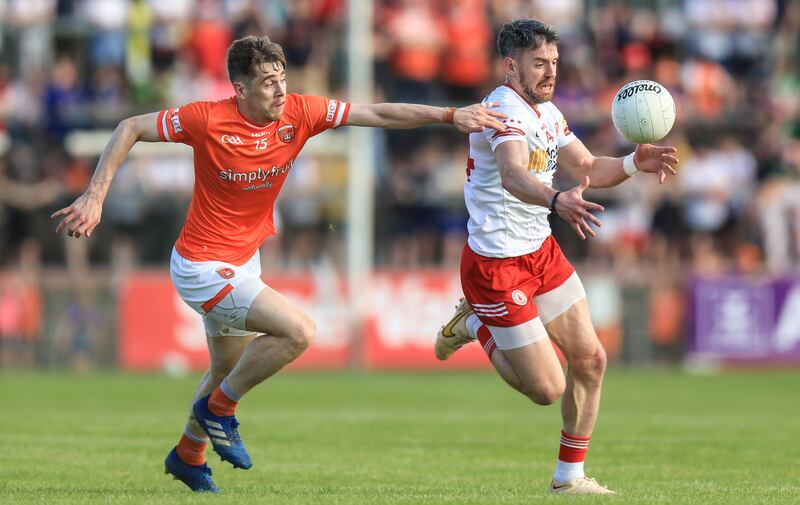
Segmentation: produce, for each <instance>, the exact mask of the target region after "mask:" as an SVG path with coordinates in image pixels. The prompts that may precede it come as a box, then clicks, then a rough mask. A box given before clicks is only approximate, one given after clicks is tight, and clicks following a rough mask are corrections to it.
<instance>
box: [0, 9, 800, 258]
mask: <svg viewBox="0 0 800 505" xmlns="http://www.w3.org/2000/svg"><path fill="white" fill-rule="evenodd" d="M346 16H347V9H346V2H345V1H344V0H292V1H288V0H170V1H159V0H0V153H2V155H0V266H6V267H8V266H10V265H18V264H33V265H37V264H45V265H47V264H54V265H55V264H63V262H65V261H66V262H67V263H68V264H71V265H78V266H76V267H74V268H88V265H90V264H100V265H103V264H113V263H114V262H120V263H122V264H133V265H150V264H156V265H157V264H164V263H166V261H167V258H168V255H169V252H170V249H171V245H172V243H173V241H174V239H175V238H176V236H177V233H178V230H179V229H180V226H181V223H182V219H183V216H184V213H185V211H186V208H187V205H188V201H189V198H190V193H191V184H192V178H191V158H190V157H188V156H187V155H185V154H182V155H181V156H179V157H177V158H175V157H173V156H172V155H168V156H165V155H161V154H155V155H143V156H137V157H132V158H131V160H130V161H129V162H127V163H126V164H125V166H124V167H123V168H122V169H121V170H120V172H119V173H118V180H117V181H116V182H115V185H114V187H113V189H112V192H111V194H110V195H109V198H108V200H107V206H106V208H105V211H104V222H103V224H101V226H100V228H98V232H97V233H96V234H95V236H94V237H93V238H92V241H91V242H89V243H88V245H87V243H86V242H85V241H81V244H80V245H76V244H73V243H72V242H75V241H65V240H63V239H62V238H60V237H58V236H56V235H55V234H54V233H53V230H54V224H53V223H51V222H50V221H49V214H50V213H51V212H53V211H54V210H55V209H58V208H60V207H61V206H64V205H66V204H68V203H70V202H71V201H72V200H73V199H74V198H75V197H76V196H77V195H78V194H80V192H82V191H83V189H84V188H85V187H86V185H87V183H88V180H89V178H90V177H91V173H92V171H93V169H94V166H95V163H96V161H97V158H98V155H99V152H98V149H97V148H95V149H85V148H82V147H81V146H84V145H85V142H84V143H82V142H81V141H80V139H82V138H85V136H84V137H81V136H80V133H84V134H85V133H86V132H92V131H98V130H99V131H101V132H103V135H102V136H100V141H99V144H98V142H95V144H97V145H99V147H100V148H102V145H103V144H104V142H105V140H107V138H108V135H109V133H110V130H111V129H113V128H114V127H115V125H116V124H117V122H118V121H119V120H120V119H123V118H125V117H127V116H130V115H133V114H138V113H144V112H151V111H155V110H159V109H161V108H164V107H166V106H179V105H181V104H184V103H187V102H189V101H192V100H197V99H206V100H208V99H219V98H224V97H227V96H229V95H230V94H231V87H230V84H229V82H228V80H227V76H226V72H225V66H224V61H225V51H226V49H227V47H228V45H229V44H230V42H231V41H232V40H234V39H235V38H238V37H241V36H245V35H248V34H267V35H269V36H270V37H271V38H272V39H273V40H275V41H277V42H279V43H280V44H281V45H282V46H283V47H284V50H285V52H286V56H287V60H288V65H289V68H288V80H289V89H290V91H292V92H302V93H314V94H321V95H328V96H335V97H339V98H346V97H347V83H346V62H347V56H348V54H347V48H346V45H345V44H346V38H347V37H346V32H347V19H346ZM523 16H524V17H536V18H538V19H541V20H543V21H545V22H547V23H549V24H552V25H554V26H555V27H556V28H557V29H558V31H559V33H560V35H561V39H562V42H561V44H560V52H561V65H560V70H559V78H558V83H557V90H556V96H555V99H554V102H555V103H556V105H557V106H558V107H559V108H560V109H561V110H562V111H563V112H564V114H565V116H566V118H567V120H568V121H569V124H570V127H571V129H572V130H573V131H574V132H575V133H576V134H577V135H578V136H579V137H580V138H581V139H582V140H583V142H584V143H585V144H586V145H587V146H588V147H589V148H590V150H591V151H592V152H593V153H595V154H602V155H614V156H617V155H622V154H626V153H628V152H630V151H631V150H632V148H633V146H632V145H631V144H629V143H627V141H625V140H624V139H622V138H621V137H620V136H619V135H618V134H617V133H616V131H615V130H614V129H613V127H612V125H611V121H610V118H609V110H610V103H611V98H612V96H613V94H614V92H615V91H616V90H617V89H618V88H619V87H620V86H621V85H622V84H624V83H625V82H627V81H630V80H634V79H640V78H648V79H653V80H656V81H658V82H660V83H662V84H663V85H665V86H666V87H667V88H668V89H669V90H670V92H671V93H672V95H673V96H674V97H675V99H676V102H677V104H678V121H677V124H676V127H675V128H674V130H673V132H672V133H671V134H670V136H669V137H668V138H667V139H665V140H664V141H663V142H665V143H672V144H674V145H676V146H678V148H679V156H680V158H681V160H682V163H681V167H680V173H679V175H678V177H676V178H673V179H670V180H668V181H667V183H666V184H664V185H661V186H660V185H659V184H657V181H656V180H655V178H653V177H648V176H644V175H640V176H637V177H634V178H633V179H632V180H631V181H628V182H626V183H624V184H622V185H621V186H619V187H617V188H613V189H610V190H603V191H591V192H589V193H587V199H592V200H595V201H597V202H599V203H602V204H603V205H605V207H606V209H607V210H606V212H605V213H604V214H603V215H602V216H601V219H602V220H603V222H604V227H603V228H602V230H600V233H599V234H598V237H597V238H596V239H592V240H589V241H587V242H581V241H580V240H578V239H577V238H576V237H575V236H574V235H573V234H572V232H571V231H570V230H569V229H564V226H563V224H562V223H560V222H559V221H558V220H554V222H553V225H554V228H555V232H556V233H557V235H558V237H559V239H560V240H561V242H562V245H563V247H564V249H565V250H566V251H567V254H568V256H569V257H570V258H571V259H573V260H574V261H576V262H577V263H582V264H586V265H587V266H589V267H591V266H593V265H597V266H600V267H602V268H603V269H608V268H612V269H617V270H619V271H621V272H631V271H633V272H635V271H639V270H640V269H647V270H648V271H656V272H658V271H667V270H669V269H673V270H674V269H682V270H685V271H701V272H709V273H715V272H717V273H718V272H744V273H761V272H777V273H780V272H786V271H792V270H795V269H796V265H797V264H798V263H797V260H798V256H800V98H798V97H800V64H799V63H800V61H798V59H800V51H798V44H799V43H800V3H798V2H792V1H789V0H683V1H678V0H660V1H655V0H654V1H644V0H640V1H630V2H622V1H601V0H560V1H558V2H552V1H546V0H441V1H434V0H378V1H376V3H375V24H374V26H375V30H374V41H373V43H374V48H375V61H374V65H375V74H374V75H375V79H374V100H375V101H382V100H388V101H405V102H422V103H431V104H453V105H459V104H468V103H474V102H477V101H480V100H481V99H482V97H483V96H485V94H486V93H487V92H489V91H490V90H491V89H493V88H494V87H495V86H497V85H498V84H499V83H501V82H502V77H503V73H502V64H501V61H500V59H499V57H498V56H497V52H496V48H495V35H496V33H497V31H498V29H499V28H500V26H501V25H502V23H503V22H504V21H506V20H508V19H510V18H513V17H523ZM339 135H343V134H342V133H341V132H336V133H327V134H325V136H330V137H331V138H333V137H336V136H339ZM373 139H374V141H375V145H376V147H377V149H376V152H377V156H378V159H376V162H375V165H376V170H377V173H378V178H377V182H376V198H375V201H376V221H375V222H376V244H375V245H376V261H377V264H378V265H381V266H388V267H410V266H411V267H413V266H435V265H446V266H448V267H449V266H452V265H455V264H457V261H458V257H459V254H460V250H461V247H462V246H463V244H464V240H465V221H466V213H465V208H464V203H463V196H462V187H463V182H464V172H463V171H464V163H465V159H466V154H467V141H466V138H465V137H463V136H461V135H459V134H458V133H457V132H455V131H454V130H452V129H448V128H444V127H439V128H428V129H422V130H413V131H392V132H384V131H378V132H375V133H374V134H373ZM344 161H345V160H344V158H343V155H342V154H341V153H340V154H338V155H337V154H335V152H334V151H331V152H330V153H326V150H325V149H324V148H321V149H318V150H314V151H313V152H312V153H310V154H308V155H307V156H305V157H304V158H303V159H302V160H299V162H298V164H297V165H296V168H295V170H293V171H294V172H296V173H293V174H292V176H291V177H290V178H289V181H288V183H287V186H286V188H285V190H284V193H283V194H282V196H281V199H280V202H279V218H280V227H281V228H282V230H283V231H282V237H281V238H279V239H274V240H273V239H271V240H272V241H271V242H269V243H268V244H267V246H266V249H265V251H266V253H267V256H268V258H267V261H273V264H274V266H275V267H277V268H284V269H291V268H305V267H307V266H309V265H313V264H315V263H318V262H320V261H330V262H333V264H340V263H341V262H342V261H343V260H342V257H343V254H342V249H343V240H344V234H343V233H340V232H339V231H338V230H341V229H342V227H344V226H346V219H345V215H344V209H345V208H346V206H345V203H344V198H345V188H346V180H345V174H346V165H345V163H344ZM557 183H558V184H560V185H562V186H564V187H568V186H570V185H571V184H574V181H569V180H565V179H563V178H562V179H560V180H558V181H557ZM81 265H83V266H81ZM664 269H667V270H664Z"/></svg>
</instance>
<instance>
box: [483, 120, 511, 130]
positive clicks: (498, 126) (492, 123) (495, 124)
mask: <svg viewBox="0 0 800 505" xmlns="http://www.w3.org/2000/svg"><path fill="white" fill-rule="evenodd" d="M481 124H483V126H485V127H487V128H492V129H494V130H497V131H500V132H504V131H506V125H504V124H503V123H501V122H500V121H497V120H496V119H493V118H491V117H490V118H487V119H485V120H483V121H481Z"/></svg>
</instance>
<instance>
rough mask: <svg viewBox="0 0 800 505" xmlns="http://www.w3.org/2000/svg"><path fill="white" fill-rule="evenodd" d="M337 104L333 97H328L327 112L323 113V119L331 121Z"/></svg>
mask: <svg viewBox="0 0 800 505" xmlns="http://www.w3.org/2000/svg"><path fill="white" fill-rule="evenodd" d="M338 105H339V104H338V102H337V101H336V100H334V99H333V98H329V99H328V113H327V114H325V121H327V122H329V123H330V122H331V121H333V117H334V116H335V115H336V107H337V106H338Z"/></svg>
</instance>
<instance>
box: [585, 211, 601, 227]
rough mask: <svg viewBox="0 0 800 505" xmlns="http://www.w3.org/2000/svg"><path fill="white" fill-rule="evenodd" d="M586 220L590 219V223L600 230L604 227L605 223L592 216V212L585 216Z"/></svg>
mask: <svg viewBox="0 0 800 505" xmlns="http://www.w3.org/2000/svg"><path fill="white" fill-rule="evenodd" d="M584 219H588V220H589V222H591V223H592V224H593V225H595V226H597V227H598V228H602V227H603V223H602V222H601V221H600V219H599V218H598V217H597V216H595V215H594V214H592V213H591V212H587V213H586V215H585V216H584Z"/></svg>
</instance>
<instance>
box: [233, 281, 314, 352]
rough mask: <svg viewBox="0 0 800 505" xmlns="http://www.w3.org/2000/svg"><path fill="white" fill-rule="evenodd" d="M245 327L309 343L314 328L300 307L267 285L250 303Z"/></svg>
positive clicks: (312, 322)
mask: <svg viewBox="0 0 800 505" xmlns="http://www.w3.org/2000/svg"><path fill="white" fill-rule="evenodd" d="M245 328H246V329H247V330H249V331H257V332H259V333H268V334H270V335H272V336H275V337H279V338H291V339H295V340H300V341H304V342H305V341H308V342H305V343H307V344H310V340H311V339H313V338H314V334H315V332H316V328H315V325H314V321H313V320H312V319H311V318H310V317H309V316H308V315H307V314H306V313H305V312H303V311H302V310H301V309H300V307H298V306H297V305H295V304H294V303H292V302H291V301H290V300H289V299H288V298H286V297H285V296H283V295H282V294H280V293H278V292H277V291H276V290H274V289H272V288H271V287H269V286H265V287H264V288H263V289H262V290H261V292H260V293H259V294H258V295H257V296H256V297H255V299H254V300H253V302H252V303H251V304H250V310H248V312H247V318H246V321H245Z"/></svg>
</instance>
